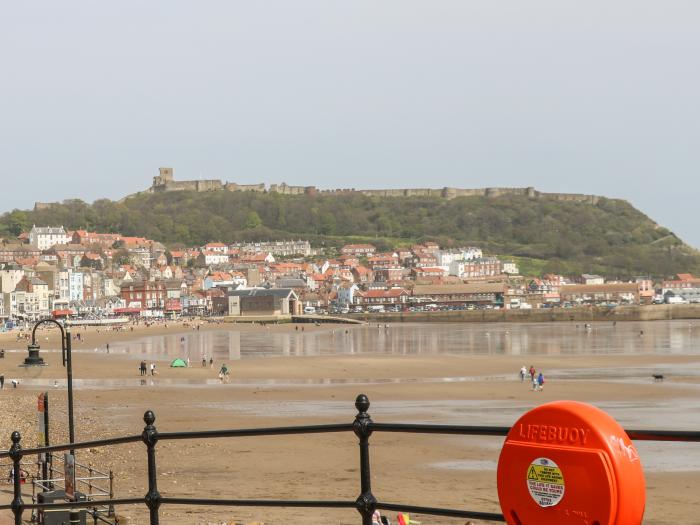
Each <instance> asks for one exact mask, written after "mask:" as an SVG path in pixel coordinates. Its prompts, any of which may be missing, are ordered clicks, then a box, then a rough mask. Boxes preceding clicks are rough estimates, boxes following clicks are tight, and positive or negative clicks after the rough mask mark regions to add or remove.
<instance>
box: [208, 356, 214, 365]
mask: <svg viewBox="0 0 700 525" xmlns="http://www.w3.org/2000/svg"><path fill="white" fill-rule="evenodd" d="M209 368H214V357H210V358H209Z"/></svg>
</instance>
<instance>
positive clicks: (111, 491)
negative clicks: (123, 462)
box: [107, 470, 114, 516]
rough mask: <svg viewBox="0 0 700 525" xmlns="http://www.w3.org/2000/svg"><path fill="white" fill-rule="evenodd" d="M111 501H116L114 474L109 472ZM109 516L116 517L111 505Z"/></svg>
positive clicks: (108, 511)
mask: <svg viewBox="0 0 700 525" xmlns="http://www.w3.org/2000/svg"><path fill="white" fill-rule="evenodd" d="M109 499H114V472H113V471H111V470H110V471H109ZM107 516H114V505H112V504H111V503H110V505H109V508H108V510H107Z"/></svg>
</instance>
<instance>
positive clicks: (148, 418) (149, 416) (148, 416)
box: [143, 410, 156, 427]
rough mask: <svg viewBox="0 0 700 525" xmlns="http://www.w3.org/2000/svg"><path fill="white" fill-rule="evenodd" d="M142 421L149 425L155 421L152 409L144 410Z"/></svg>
mask: <svg viewBox="0 0 700 525" xmlns="http://www.w3.org/2000/svg"><path fill="white" fill-rule="evenodd" d="M143 422H144V423H146V425H148V426H149V427H150V426H152V425H153V423H155V422H156V415H155V414H154V413H153V410H146V412H145V413H144V414H143Z"/></svg>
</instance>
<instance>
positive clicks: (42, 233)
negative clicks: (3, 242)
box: [29, 225, 73, 250]
mask: <svg viewBox="0 0 700 525" xmlns="http://www.w3.org/2000/svg"><path fill="white" fill-rule="evenodd" d="M72 238H73V236H72V235H68V234H67V233H66V230H64V229H63V226H58V227H52V226H45V227H37V226H36V225H34V226H33V227H32V229H31V231H30V232H29V244H31V245H32V246H34V247H35V248H37V249H38V250H48V249H49V248H51V247H52V246H54V245H55V244H68V243H69V242H71V239H72Z"/></svg>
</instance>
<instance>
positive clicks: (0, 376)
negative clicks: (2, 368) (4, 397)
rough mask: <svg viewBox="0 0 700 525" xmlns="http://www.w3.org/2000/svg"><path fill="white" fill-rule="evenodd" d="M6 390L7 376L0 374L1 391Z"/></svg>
mask: <svg viewBox="0 0 700 525" xmlns="http://www.w3.org/2000/svg"><path fill="white" fill-rule="evenodd" d="M4 388H5V375H4V374H0V390H2V389H4Z"/></svg>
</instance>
